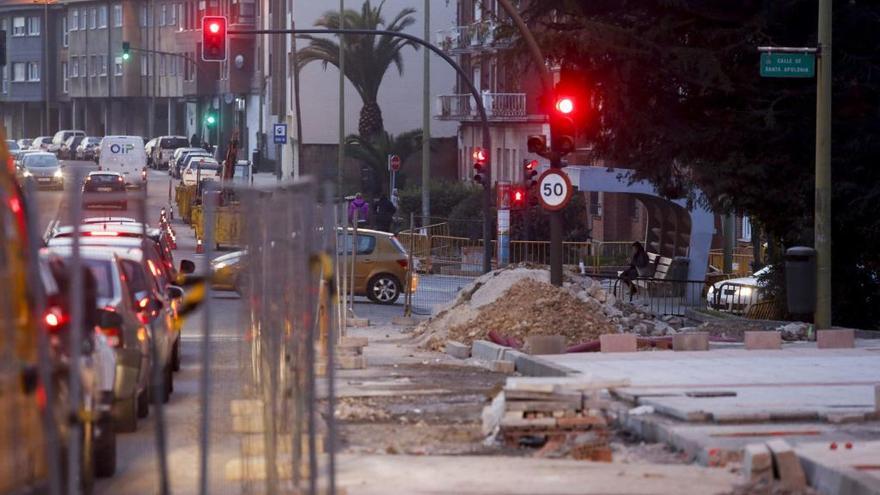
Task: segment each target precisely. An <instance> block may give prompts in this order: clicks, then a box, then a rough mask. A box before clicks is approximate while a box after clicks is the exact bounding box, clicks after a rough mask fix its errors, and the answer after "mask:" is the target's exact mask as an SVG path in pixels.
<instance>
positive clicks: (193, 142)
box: [189, 134, 202, 148]
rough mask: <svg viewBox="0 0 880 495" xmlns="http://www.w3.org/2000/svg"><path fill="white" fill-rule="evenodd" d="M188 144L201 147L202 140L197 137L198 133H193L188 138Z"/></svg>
mask: <svg viewBox="0 0 880 495" xmlns="http://www.w3.org/2000/svg"><path fill="white" fill-rule="evenodd" d="M189 145H190V146H192V147H193V148H201V147H202V140H201V139H199V135H198V134H193V135H192V137H191V138H189Z"/></svg>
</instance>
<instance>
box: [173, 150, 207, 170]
mask: <svg viewBox="0 0 880 495" xmlns="http://www.w3.org/2000/svg"><path fill="white" fill-rule="evenodd" d="M195 152H201V153H204V154H205V156H209V154H208V152H207V151H206V150H205V149H204V148H177V149H176V150H174V153H172V154H171V159H170V160H169V161H168V175H170V176H172V177H178V176H179V175H180V171H179V170H177V165H178V163H179V161H180V159H181V158H183V157H186V155H188V154H189V153H195Z"/></svg>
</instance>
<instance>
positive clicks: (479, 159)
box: [473, 148, 489, 165]
mask: <svg viewBox="0 0 880 495" xmlns="http://www.w3.org/2000/svg"><path fill="white" fill-rule="evenodd" d="M473 157H474V162H476V163H478V164H480V165H484V164H485V163H486V161H488V160H489V152H488V151H486V150H484V149H483V148H475V149H474V153H473Z"/></svg>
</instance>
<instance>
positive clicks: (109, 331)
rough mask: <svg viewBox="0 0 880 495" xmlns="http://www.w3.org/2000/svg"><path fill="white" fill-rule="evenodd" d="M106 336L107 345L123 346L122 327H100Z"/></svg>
mask: <svg viewBox="0 0 880 495" xmlns="http://www.w3.org/2000/svg"><path fill="white" fill-rule="evenodd" d="M98 330H100V332H101V334H103V335H104V338H106V339H107V345H109V346H110V347H122V329H121V328H113V327H111V328H104V327H100V328H98Z"/></svg>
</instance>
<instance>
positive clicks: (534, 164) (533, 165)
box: [526, 160, 538, 171]
mask: <svg viewBox="0 0 880 495" xmlns="http://www.w3.org/2000/svg"><path fill="white" fill-rule="evenodd" d="M537 168H538V160H529V161H527V162H526V170H529V171H531V170H536V169H537Z"/></svg>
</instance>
